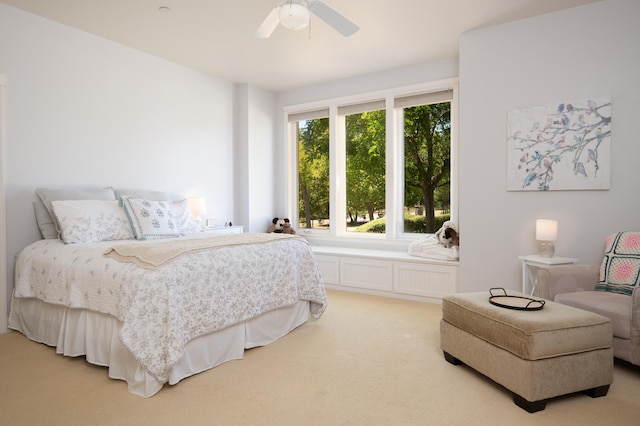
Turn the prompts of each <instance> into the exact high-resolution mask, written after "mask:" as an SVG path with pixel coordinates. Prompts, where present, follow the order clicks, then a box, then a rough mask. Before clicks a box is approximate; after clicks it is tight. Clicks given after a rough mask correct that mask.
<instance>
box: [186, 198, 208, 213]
mask: <svg viewBox="0 0 640 426" xmlns="http://www.w3.org/2000/svg"><path fill="white" fill-rule="evenodd" d="M187 203H188V204H189V210H191V214H192V215H193V217H195V218H200V217H202V216H204V215H205V214H207V202H206V201H205V199H204V197H194V198H189V199H188V200H187Z"/></svg>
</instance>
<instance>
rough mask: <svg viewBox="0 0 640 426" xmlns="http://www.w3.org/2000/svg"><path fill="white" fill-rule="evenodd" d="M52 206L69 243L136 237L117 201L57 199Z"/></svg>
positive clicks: (61, 230)
mask: <svg viewBox="0 0 640 426" xmlns="http://www.w3.org/2000/svg"><path fill="white" fill-rule="evenodd" d="M51 207H52V209H53V213H54V215H55V218H56V220H57V222H58V227H59V229H60V237H61V238H62V241H64V242H65V243H67V244H70V243H95V242H99V241H111V240H127V239H132V238H133V232H132V230H131V225H129V220H128V218H127V215H126V214H125V212H124V209H123V208H122V207H120V205H119V203H118V202H117V201H103V200H56V201H52V202H51Z"/></svg>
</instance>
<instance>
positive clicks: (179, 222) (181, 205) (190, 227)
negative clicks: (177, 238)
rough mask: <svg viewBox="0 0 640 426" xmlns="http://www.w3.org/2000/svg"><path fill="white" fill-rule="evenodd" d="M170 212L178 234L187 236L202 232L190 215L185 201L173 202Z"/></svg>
mask: <svg viewBox="0 0 640 426" xmlns="http://www.w3.org/2000/svg"><path fill="white" fill-rule="evenodd" d="M171 211H172V213H173V220H174V221H175V223H176V226H177V227H178V231H180V234H182V235H187V234H194V233H196V232H200V231H202V228H200V225H198V223H197V222H196V220H195V218H194V217H193V215H191V210H189V203H188V202H187V200H181V201H174V202H173V203H171Z"/></svg>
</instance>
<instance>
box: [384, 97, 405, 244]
mask: <svg viewBox="0 0 640 426" xmlns="http://www.w3.org/2000/svg"><path fill="white" fill-rule="evenodd" d="M385 108H386V113H385V117H386V120H385V121H386V123H385V126H386V127H385V129H386V131H385V138H386V141H385V145H386V159H385V162H386V165H385V174H386V180H385V182H386V185H385V194H386V197H385V198H386V200H385V217H386V218H387V226H386V236H387V238H388V239H396V238H397V237H398V232H399V229H400V228H399V227H398V222H399V221H400V223H401V218H402V209H401V208H400V211H399V210H398V208H399V206H402V203H401V201H402V200H401V199H399V198H398V195H399V194H400V192H399V191H398V185H397V182H398V173H399V172H400V170H401V167H399V165H398V138H397V127H398V121H397V119H396V116H395V114H394V112H395V111H394V98H393V96H387V97H386V100H385Z"/></svg>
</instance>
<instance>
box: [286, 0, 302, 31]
mask: <svg viewBox="0 0 640 426" xmlns="http://www.w3.org/2000/svg"><path fill="white" fill-rule="evenodd" d="M280 23H281V24H282V25H283V26H284V27H286V28H289V29H290V30H301V29H303V28H306V27H307V25H309V9H307V8H306V7H304V6H302V5H299V4H296V3H288V4H284V5H282V6H281V7H280Z"/></svg>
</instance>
